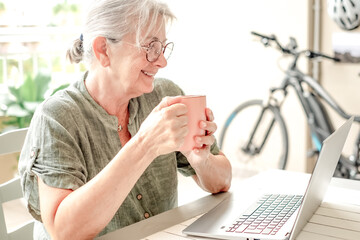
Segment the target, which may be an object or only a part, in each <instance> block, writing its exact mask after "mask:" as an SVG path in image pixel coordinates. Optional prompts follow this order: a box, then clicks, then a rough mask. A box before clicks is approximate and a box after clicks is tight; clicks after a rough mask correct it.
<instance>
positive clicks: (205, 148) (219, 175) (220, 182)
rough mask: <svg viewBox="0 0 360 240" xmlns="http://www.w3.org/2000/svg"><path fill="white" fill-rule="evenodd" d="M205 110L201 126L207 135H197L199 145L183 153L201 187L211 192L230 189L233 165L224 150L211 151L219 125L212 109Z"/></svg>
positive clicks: (196, 140)
mask: <svg viewBox="0 0 360 240" xmlns="http://www.w3.org/2000/svg"><path fill="white" fill-rule="evenodd" d="M205 112H206V121H201V122H200V123H199V125H200V128H202V129H204V130H205V133H206V134H205V136H196V137H195V142H196V144H197V147H195V148H194V149H193V150H192V151H189V152H183V154H184V155H185V156H186V158H187V159H188V161H189V163H190V164H191V166H192V167H193V168H194V170H195V172H196V175H193V179H194V180H195V181H196V182H197V184H198V185H199V186H200V187H201V188H203V189H204V190H205V191H208V192H211V193H218V192H223V191H228V190H229V188H230V185H231V165H230V162H229V160H228V159H227V158H226V156H225V155H224V154H223V153H222V152H220V153H219V154H218V155H213V154H211V152H210V148H211V145H213V143H214V142H215V138H214V135H213V134H214V132H215V131H216V129H217V126H216V124H215V123H214V115H213V113H212V111H211V110H210V109H208V108H207V109H206V111H205Z"/></svg>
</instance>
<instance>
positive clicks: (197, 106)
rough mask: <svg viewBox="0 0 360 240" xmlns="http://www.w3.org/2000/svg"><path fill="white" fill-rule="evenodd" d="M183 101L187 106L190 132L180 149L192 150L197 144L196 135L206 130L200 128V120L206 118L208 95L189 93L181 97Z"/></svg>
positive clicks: (203, 133) (202, 133)
mask: <svg viewBox="0 0 360 240" xmlns="http://www.w3.org/2000/svg"><path fill="white" fill-rule="evenodd" d="M181 103H183V104H185V105H186V106H187V109H188V112H187V113H186V115H187V117H188V128H189V133H188V134H187V135H186V137H185V142H184V144H183V145H182V146H181V147H180V149H179V151H191V150H193V148H194V147H195V146H196V143H195V139H194V137H195V136H201V135H205V130H203V129H201V128H200V121H202V120H203V121H205V120H206V115H205V108H206V96H205V95H187V96H182V97H181Z"/></svg>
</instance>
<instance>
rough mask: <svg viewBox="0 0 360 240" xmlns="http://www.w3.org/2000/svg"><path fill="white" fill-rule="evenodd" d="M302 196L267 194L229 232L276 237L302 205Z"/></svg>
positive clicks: (236, 221) (237, 220)
mask: <svg viewBox="0 0 360 240" xmlns="http://www.w3.org/2000/svg"><path fill="white" fill-rule="evenodd" d="M302 198H303V196H302V195H280V194H266V195H264V196H262V197H261V198H260V199H259V200H258V201H257V202H255V203H254V204H253V205H252V206H250V207H249V208H248V209H247V210H246V211H245V213H244V214H243V215H241V216H240V217H239V218H238V219H236V220H235V222H234V223H233V225H232V226H231V227H230V228H229V229H227V230H226V231H227V232H236V233H251V234H265V235H275V234H276V233H277V232H278V231H279V230H280V228H281V227H282V226H283V225H284V224H285V223H286V221H287V220H288V219H289V218H290V217H291V215H292V214H293V213H294V212H295V211H296V209H298V208H299V206H300V205H301V201H302Z"/></svg>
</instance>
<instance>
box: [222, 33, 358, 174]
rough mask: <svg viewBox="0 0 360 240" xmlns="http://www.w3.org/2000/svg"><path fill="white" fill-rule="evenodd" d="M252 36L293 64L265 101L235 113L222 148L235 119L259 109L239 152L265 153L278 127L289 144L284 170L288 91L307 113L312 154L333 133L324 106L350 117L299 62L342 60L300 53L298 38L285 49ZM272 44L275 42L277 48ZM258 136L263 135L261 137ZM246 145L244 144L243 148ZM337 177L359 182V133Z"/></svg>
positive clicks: (266, 38)
mask: <svg viewBox="0 0 360 240" xmlns="http://www.w3.org/2000/svg"><path fill="white" fill-rule="evenodd" d="M251 34H252V35H254V36H256V37H260V39H261V40H260V42H261V43H262V44H263V45H264V46H265V47H268V46H272V47H274V48H276V49H277V50H279V51H280V52H281V53H282V54H283V55H286V56H291V57H292V62H291V63H290V65H289V66H288V68H287V70H286V72H285V78H284V79H283V80H282V82H281V84H280V86H279V87H275V88H271V89H270V91H269V96H267V97H266V98H265V99H263V100H258V99H255V100H249V101H246V102H244V103H242V104H240V105H239V106H238V107H237V108H235V109H234V110H233V112H232V113H231V115H230V116H229V117H228V119H227V121H226V123H225V128H224V129H223V130H222V132H221V135H220V146H221V145H222V143H223V140H224V138H225V135H226V134H227V129H229V126H230V124H232V123H233V122H234V121H233V119H235V117H237V116H239V114H241V112H242V111H244V110H246V109H249V108H253V107H257V109H260V112H258V115H255V118H252V121H253V123H254V126H253V127H250V128H249V130H250V132H248V133H247V134H249V135H247V136H245V138H244V139H241V140H242V141H241V144H242V145H241V147H240V148H238V149H241V150H242V153H245V154H246V155H248V156H249V155H250V156H256V155H259V154H260V153H261V152H262V149H263V147H264V149H265V148H266V147H265V144H266V142H267V141H268V140H269V139H271V137H269V136H271V135H270V133H271V131H272V130H273V129H274V124H276V127H277V128H276V129H277V130H278V133H279V134H278V135H279V136H280V138H281V139H282V142H285V144H284V146H285V145H286V147H285V148H283V149H280V151H281V152H282V153H283V154H282V155H281V156H280V157H279V159H280V162H283V163H284V164H283V165H282V168H285V167H286V161H287V149H288V140H287V130H286V125H285V123H284V120H283V117H282V116H281V112H280V109H281V106H282V104H283V102H284V101H285V99H286V96H287V94H288V88H292V89H294V91H295V94H296V95H297V98H298V100H299V102H300V105H301V107H302V109H303V111H304V114H305V117H306V120H307V124H308V126H309V128H310V133H311V138H312V142H313V145H314V147H315V149H314V151H313V153H318V152H320V150H321V147H322V142H323V141H324V140H325V139H326V138H327V137H328V136H329V135H330V134H331V133H332V132H333V131H334V127H333V125H332V122H331V118H330V116H329V114H328V111H327V109H326V108H325V107H327V106H328V107H330V108H331V109H333V110H334V111H335V112H336V113H337V114H338V115H339V116H341V117H343V118H345V119H348V118H350V117H351V116H350V115H349V114H347V113H346V112H345V111H344V110H343V109H342V108H341V107H340V106H339V105H338V104H337V102H336V101H335V100H334V99H333V98H332V97H331V95H330V94H329V93H328V92H327V91H326V90H325V89H324V88H323V87H322V86H321V85H320V84H319V83H318V82H317V81H316V80H315V79H314V78H312V77H311V76H309V75H308V74H305V73H303V72H301V71H300V70H299V69H298V67H297V61H298V59H299V57H300V56H305V57H306V58H308V59H317V58H321V59H330V60H332V61H339V59H337V58H334V57H331V56H328V55H325V54H323V53H320V52H314V51H312V50H302V51H298V50H297V43H296V39H294V38H290V42H289V44H288V45H286V46H283V45H282V44H281V43H280V42H279V41H278V40H277V38H276V36H275V35H270V36H266V35H263V34H260V33H256V32H251ZM272 43H274V44H275V46H274V45H273V44H272ZM277 92H280V93H281V96H279V95H278V94H277ZM259 107H260V108H259ZM267 112H268V113H269V114H270V115H271V117H272V118H271V119H270V122H269V124H264V123H263V122H262V121H264V117H263V116H264V114H266V113H267ZM253 116H254V115H253ZM354 117H355V118H354V120H355V121H356V122H360V116H354ZM260 125H261V126H262V129H261V130H259V126H260ZM245 132H246V131H245ZM259 134H261V135H262V136H259ZM255 136H256V137H255ZM254 139H256V142H254ZM244 143H245V145H243V144H244ZM335 176H340V177H346V178H354V179H360V133H359V134H358V137H357V139H356V140H355V150H354V152H353V154H352V155H351V156H350V157H345V156H343V155H342V156H341V157H340V161H339V164H338V167H337V170H336V171H335Z"/></svg>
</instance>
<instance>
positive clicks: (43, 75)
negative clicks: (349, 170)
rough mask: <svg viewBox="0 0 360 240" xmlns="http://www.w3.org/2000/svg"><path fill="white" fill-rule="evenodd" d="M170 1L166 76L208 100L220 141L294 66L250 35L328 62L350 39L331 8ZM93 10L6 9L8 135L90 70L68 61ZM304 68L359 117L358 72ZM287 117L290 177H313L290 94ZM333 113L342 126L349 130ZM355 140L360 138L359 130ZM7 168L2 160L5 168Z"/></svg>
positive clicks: (74, 3) (2, 64)
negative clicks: (235, 114) (236, 117)
mask: <svg viewBox="0 0 360 240" xmlns="http://www.w3.org/2000/svg"><path fill="white" fill-rule="evenodd" d="M164 2H166V3H167V4H168V5H169V6H170V8H171V9H172V11H173V12H174V14H175V15H176V16H177V21H176V22H174V23H173V25H172V26H171V27H170V29H169V32H168V37H167V38H168V39H169V41H173V42H174V43H175V48H174V52H173V54H172V56H171V58H170V59H169V62H168V66H167V67H166V68H165V69H163V70H161V71H160V72H159V73H158V77H165V78H168V79H171V80H172V81H174V82H175V83H177V84H178V85H179V86H181V87H182V88H183V89H184V91H185V92H186V93H187V94H205V95H206V96H207V104H208V107H209V108H211V109H212V110H213V112H214V114H215V118H216V119H215V121H216V123H217V125H218V129H219V130H218V132H219V131H220V129H221V128H222V126H223V124H224V121H225V119H226V117H227V116H228V115H229V114H230V112H231V111H232V110H233V109H234V108H235V107H236V106H237V105H239V104H240V103H242V102H244V101H246V100H249V99H254V98H260V99H261V98H264V97H265V96H266V94H267V90H268V89H269V87H270V86H272V85H277V84H278V83H279V82H280V81H281V80H282V77H283V72H282V69H285V68H286V67H287V64H288V61H287V60H288V59H284V58H281V54H280V53H279V52H278V51H276V50H275V49H273V48H264V47H263V45H262V44H260V43H259V42H258V41H254V38H253V37H252V36H251V34H250V31H256V32H259V33H263V34H265V35H270V34H275V35H276V36H277V37H278V39H279V40H280V41H281V42H282V43H284V44H287V43H288V41H289V37H294V38H296V40H297V43H298V45H299V49H313V50H319V51H322V52H324V53H327V54H329V55H333V54H334V49H333V38H334V35H335V34H339V33H344V32H345V31H344V30H342V29H340V28H339V27H338V26H337V25H336V24H335V23H334V22H333V20H332V19H331V18H330V17H329V15H328V14H327V4H326V3H327V2H326V0H306V1H304V0H296V1H287V0H274V1H267V0H258V1H239V0H223V1H215V0H196V1H194V0H191V1H190V0H181V1H175V0H164ZM85 8H86V1H85V0H58V1H55V0H51V1H50V0H32V1H25V0H0V131H7V130H9V129H13V128H19V127H26V126H27V125H28V124H29V121H30V119H31V116H32V113H33V111H34V110H35V109H36V106H37V105H38V104H39V103H40V102H41V101H42V100H43V99H44V98H46V97H47V96H49V95H51V94H52V93H53V92H54V91H57V90H58V89H61V88H63V87H66V86H67V85H68V84H69V83H71V82H72V81H74V80H76V79H77V78H78V77H79V76H80V75H81V74H82V73H83V72H84V71H85V70H86V69H85V67H84V66H83V65H82V64H80V65H72V64H70V63H69V62H67V61H66V59H65V53H66V49H67V48H68V46H69V45H70V44H71V42H72V41H73V40H74V39H76V38H78V37H79V36H80V34H81V25H82V22H83V12H84V10H85ZM346 32H347V33H350V36H348V37H345V38H342V39H347V38H352V37H353V36H351V34H353V35H356V34H359V33H360V29H355V30H352V31H351V32H349V31H346ZM337 39H338V38H337ZM341 41H345V40H340V42H341ZM359 44H360V42H359ZM300 68H301V69H302V70H303V71H305V72H307V73H309V74H310V75H312V76H314V77H315V78H317V79H318V80H319V81H320V82H321V84H322V85H323V86H324V87H325V88H326V89H327V90H328V92H329V93H330V94H331V95H332V96H333V97H334V99H335V100H336V101H337V102H338V103H339V104H340V105H341V106H342V108H343V109H344V110H346V111H347V112H348V113H352V114H360V108H359V104H358V103H359V101H360V94H358V91H359V90H360V78H359V76H358V75H359V72H360V68H359V64H358V63H333V62H330V61H324V62H322V63H311V62H308V61H306V60H304V59H302V60H301V62H300ZM282 110H283V116H284V117H285V121H286V124H287V127H288V132H289V137H290V149H289V150H290V153H289V154H290V155H289V165H288V170H293V171H304V172H309V171H311V170H312V168H313V164H314V162H313V160H311V159H308V158H307V156H306V152H307V149H308V144H309V141H308V138H309V136H308V129H307V127H306V122H305V118H304V113H303V112H302V110H301V108H300V107H299V102H298V100H297V99H296V97H295V96H294V95H293V94H292V93H290V95H289V97H288V100H287V102H286V104H285V106H284V107H283V109H282ZM330 114H331V117H332V118H333V120H334V125H335V126H339V125H340V124H341V123H342V122H343V121H344V120H343V119H341V118H340V117H338V116H337V115H335V114H333V113H332V111H331V110H330ZM218 132H217V133H216V134H218ZM352 132H353V135H354V136H355V134H356V133H357V132H358V128H357V126H355V127H354V129H353V130H352ZM216 136H218V135H216ZM348 142H350V141H348ZM0 147H1V146H0ZM351 147H352V146H347V145H346V147H345V149H347V148H351ZM269 157H271V156H269ZM4 164H5V163H3V162H1V159H0V165H1V166H2V167H1V169H5V167H3V166H5V165H4ZM11 166H12V167H13V166H14V165H13V164H11ZM15 169H16V167H15ZM4 174H5V173H0V176H5V175H4Z"/></svg>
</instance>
